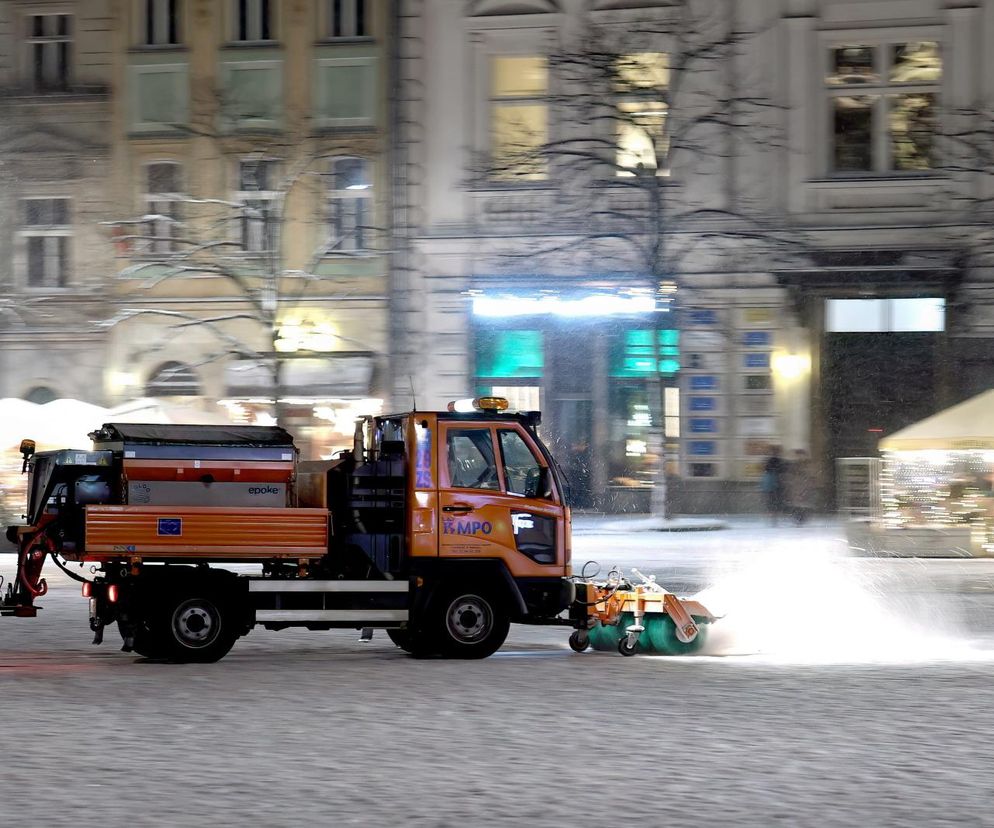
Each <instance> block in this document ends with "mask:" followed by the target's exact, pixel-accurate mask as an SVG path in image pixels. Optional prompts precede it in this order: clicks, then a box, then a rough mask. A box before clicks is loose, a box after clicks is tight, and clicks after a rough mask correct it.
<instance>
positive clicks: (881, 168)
mask: <svg viewBox="0 0 994 828" xmlns="http://www.w3.org/2000/svg"><path fill="white" fill-rule="evenodd" d="M915 42H918V43H935V44H936V47H937V50H938V53H939V56H940V75H939V78H938V79H937V80H935V81H930V82H929V81H922V82H913V83H904V82H900V81H893V80H891V79H890V70H891V67H892V65H893V63H892V62H893V49H894V47H896V46H899V45H901V44H906V43H915ZM820 46H821V59H820V60H819V62H818V66H819V69H820V76H819V79H818V84H819V89H820V90H821V95H822V97H823V104H822V112H823V117H824V119H825V128H824V130H823V133H822V134H823V135H824V136H825V138H826V140H825V143H824V155H823V164H824V169H825V171H826V174H827V176H828V177H829V178H831V179H835V180H847V179H848V180H859V179H874V178H915V177H918V178H920V177H923V176H935V175H938V174H940V168H941V165H942V161H941V157H940V148H939V144H938V141H937V140H933V143H932V147H931V155H932V157H931V159H930V166H929V167H928V168H926V169H922V170H900V169H897V168H896V166H895V163H894V156H893V134H894V133H893V132H892V129H891V125H890V114H891V112H892V104H893V101H892V99H893V98H894V97H895V96H898V95H907V94H912V95H914V94H920V95H925V94H930V95H932V96H933V99H934V103H933V108H934V112H935V118H936V123H935V129H934V130H933V136H934V138H938V136H939V134H940V132H941V129H940V119H941V107H942V101H943V99H944V97H945V94H946V90H945V85H946V83H947V78H948V77H949V69H948V55H947V52H946V43H945V41H944V39H943V37H942V33H941V31H939V30H936V29H934V28H924V29H923V28H918V27H913V28H897V29H886V30H882V31H876V30H865V29H864V30H855V31H847V32H832V33H831V34H830V36H824V37H822V38H821V42H820ZM847 46H850V47H856V46H860V47H868V48H872V49H873V50H874V55H873V74H874V75H875V76H876V79H875V80H874V79H871V80H869V81H867V82H850V83H838V84H833V83H830V82H829V78H830V76H831V75H832V73H833V72H834V67H833V65H832V55H833V53H834V51H835V50H836V49H842V48H845V47H847ZM844 97H853V98H856V97H869V98H871V99H872V102H871V107H870V167H871V169H869V170H838V169H836V166H835V153H836V134H835V99H837V98H844Z"/></svg>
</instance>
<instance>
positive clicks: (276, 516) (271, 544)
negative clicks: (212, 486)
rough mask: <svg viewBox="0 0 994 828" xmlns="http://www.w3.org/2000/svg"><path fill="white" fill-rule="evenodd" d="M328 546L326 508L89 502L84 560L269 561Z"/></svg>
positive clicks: (317, 552) (318, 553) (310, 554)
mask: <svg viewBox="0 0 994 828" xmlns="http://www.w3.org/2000/svg"><path fill="white" fill-rule="evenodd" d="M327 551H328V511H327V510H326V509H265V508H251V507H219V506H87V507H86V552H85V554H84V555H83V556H81V559H83V560H89V559H96V560H99V559H103V558H108V557H123V556H133V557H143V556H147V557H157V558H190V557H195V558H208V559H225V560H266V559H268V558H279V557H294V558H319V557H322V556H323V555H325V554H326V553H327Z"/></svg>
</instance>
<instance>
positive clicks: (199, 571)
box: [0, 397, 714, 662]
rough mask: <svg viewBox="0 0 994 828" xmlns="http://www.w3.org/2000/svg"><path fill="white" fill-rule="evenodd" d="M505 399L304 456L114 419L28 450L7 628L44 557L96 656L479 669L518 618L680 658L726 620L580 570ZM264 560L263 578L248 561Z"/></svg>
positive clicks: (555, 483)
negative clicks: (297, 635)
mask: <svg viewBox="0 0 994 828" xmlns="http://www.w3.org/2000/svg"><path fill="white" fill-rule="evenodd" d="M507 409H508V404H507V401H506V400H504V399H502V398H498V397H488V398H478V399H476V400H466V401H458V402H455V403H452V404H450V405H449V408H448V410H447V411H410V412H406V413H402V414H390V415H383V416H376V417H364V418H362V419H360V420H359V421H358V422H357V425H356V432H355V439H354V444H353V446H352V448H351V449H349V450H347V451H343V452H340V453H339V454H338V456H336V457H335V458H333V459H331V460H327V461H310V462H303V461H300V460H299V458H298V452H297V449H296V448H295V446H294V443H293V438H292V437H291V435H290V434H288V433H287V432H286V431H285V430H283V429H282V428H278V427H268V426H267V427H263V426H238V425H231V426H200V425H143V424H125V423H107V424H104V425H103V426H101V427H100V428H98V429H97V430H95V431H93V432H92V433H91V434H90V437H91V439H92V441H93V442H92V446H91V447H90V448H88V449H85V450H77V449H63V450H59V451H44V452H36V451H35V445H34V443H32V441H31V440H25V441H24V442H23V443H22V446H21V451H22V454H23V457H24V462H23V470H24V472H25V473H26V474H27V479H28V487H27V488H28V496H27V510H26V513H25V516H24V519H25V522H24V523H23V524H22V525H14V526H9V527H8V528H7V538H8V539H9V540H10V541H11V542H12V543H14V544H15V545H16V547H17V572H16V575H15V576H14V577H13V578H12V579H11V580H10V582H9V583H8V584H7V585H6V590H5V593H4V594H3V596H2V600H0V614H2V615H5V616H11V617H19V618H28V617H35V616H36V615H37V614H38V611H39V610H40V609H41V608H42V606H43V598H44V595H45V594H46V591H47V589H48V586H47V584H46V581H45V578H44V574H43V568H44V566H45V565H46V563H47V562H52V565H54V566H56V567H58V568H60V569H61V570H62V571H63V572H64V573H65V574H66V575H67V576H68V577H70V578H73V579H75V580H77V581H79V582H80V589H81V592H82V594H83V596H84V597H86V598H88V599H89V616H90V627H91V629H92V631H93V633H94V642H95V643H100V642H101V641H102V640H103V637H104V631H105V628H107V627H108V626H111V625H116V626H117V628H118V630H119V632H120V635H121V638H122V639H123V649H124V650H125V651H129V652H130V651H134V652H136V653H138V654H140V655H142V656H145V657H147V658H150V659H161V660H166V661H180V662H207V661H216V660H218V659H220V658H222V657H223V656H224V655H225V654H226V653H227V652H228V651H229V650H230V649H231V647H232V645H233V644H234V643H235V641H236V640H237V639H238V638H239V637H240V636H242V635H245V634H247V633H248V632H249V631H250V630H251V629H252V628H253V627H255V626H262V627H264V628H266V629H271V630H279V629H284V628H288V627H305V628H307V629H311V630H327V629H334V628H353V629H359V628H382V629H385V630H386V631H387V634H388V635H389V637H390V638H391V640H392V641H393V642H394V643H395V644H396V645H397V646H399V647H401V648H403V649H404V650H406V651H408V652H410V653H412V654H414V655H417V656H430V655H437V656H443V657H451V658H483V657H486V656H489V655H490V654H491V653H493V652H494V651H496V650H497V649H498V648H499V647H500V646H501V644H502V643H503V642H504V639H505V637H506V636H507V633H508V627H509V625H510V624H511V623H512V622H518V623H525V624H546V625H562V626H564V627H572V628H573V633H572V635H571V637H570V640H569V643H570V646H571V647H573V649H574V650H577V651H583V650H586V649H588V648H594V649H612V650H614V649H616V650H618V651H619V652H621V653H622V654H624V655H632V654H634V653H636V652H638V651H640V650H641V651H644V652H660V653H683V652H688V651H692V650H694V649H696V648H698V647H700V645H701V643H702V641H703V638H704V635H703V633H704V627H705V626H706V625H707V624H709V623H710V622H712V621H713V620H714V618H713V616H712V615H711V613H709V612H708V610H707V609H706V608H705V607H703V606H701V605H700V604H698V603H696V602H694V601H688V600H684V599H679V598H677V597H676V596H675V595H672V594H670V593H669V592H667V591H666V590H664V589H662V588H661V587H659V586H658V585H656V584H655V582H654V581H653V580H652V579H651V578H643V577H641V576H639V577H637V578H630V577H626V576H623V575H622V574H621V573H619V572H613V573H611V574H609V575H608V576H607V578H606V579H604V580H601V581H596V580H594V579H593V578H586V577H582V575H583V573H580V576H574V574H573V572H572V566H571V540H570V509H569V491H568V485H567V482H566V480H565V479H564V477H563V474H562V473H561V471H560V470H559V468H558V466H557V465H556V462H555V460H554V459H553V457H552V455H551V453H550V452H549V450H548V448H547V447H546V446H545V444H544V443H543V442H542V440H541V439H540V437H539V434H538V427H539V424H540V415H539V413H538V412H519V413H512V412H510V411H508V410H507ZM248 564H251V565H252V566H246V565H248Z"/></svg>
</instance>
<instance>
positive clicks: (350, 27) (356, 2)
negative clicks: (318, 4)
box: [328, 0, 369, 37]
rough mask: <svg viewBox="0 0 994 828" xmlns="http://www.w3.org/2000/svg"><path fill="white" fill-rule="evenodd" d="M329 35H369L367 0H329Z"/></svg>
mask: <svg viewBox="0 0 994 828" xmlns="http://www.w3.org/2000/svg"><path fill="white" fill-rule="evenodd" d="M328 3H329V6H330V10H329V14H328V23H329V25H328V36H329V37H368V36H369V16H368V11H369V10H368V9H367V8H366V6H367V0H328Z"/></svg>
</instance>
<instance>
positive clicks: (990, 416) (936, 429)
mask: <svg viewBox="0 0 994 828" xmlns="http://www.w3.org/2000/svg"><path fill="white" fill-rule="evenodd" d="M992 449H994V389H992V390H990V391H984V392H983V393H982V394H978V395H977V396H976V397H971V398H970V399H968V400H966V401H964V402H961V403H960V404H959V405H954V406H953V407H952V408H947V409H946V410H945V411H940V412H939V413H938V414H933V415H932V416H931V417H927V418H926V419H924V420H921V421H919V422H917V423H915V424H914V425H910V426H908V427H907V428H902V429H901V430H900V431H895V432H894V433H893V434H891V435H890V436H888V437H884V438H883V439H882V440H881V441H880V450H881V451H930V450H931V451H935V450H939V451H974V450H980V451H990V450H992Z"/></svg>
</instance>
